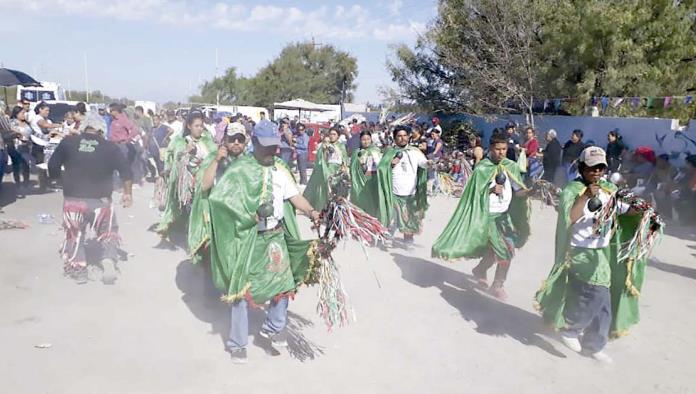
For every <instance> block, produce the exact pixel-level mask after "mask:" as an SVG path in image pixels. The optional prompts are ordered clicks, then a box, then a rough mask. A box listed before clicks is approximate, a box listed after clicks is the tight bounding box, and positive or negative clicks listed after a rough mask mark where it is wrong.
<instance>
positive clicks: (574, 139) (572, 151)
mask: <svg viewBox="0 0 696 394" xmlns="http://www.w3.org/2000/svg"><path fill="white" fill-rule="evenodd" d="M582 137H583V132H582V130H580V129H575V130H573V132H572V133H571V134H570V140H568V141H567V142H566V143H565V145H563V168H564V170H565V173H566V180H565V182H569V181H572V180H573V179H575V178H577V177H578V176H579V173H578V166H577V160H578V158H579V157H580V153H582V151H583V150H585V143H584V142H583V141H582ZM565 182H564V185H565Z"/></svg>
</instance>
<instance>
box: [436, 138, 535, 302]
mask: <svg viewBox="0 0 696 394" xmlns="http://www.w3.org/2000/svg"><path fill="white" fill-rule="evenodd" d="M507 149H508V139H507V137H506V136H505V135H503V134H501V133H496V134H493V136H492V137H491V139H490V149H489V153H488V157H486V158H485V159H483V160H481V161H479V162H478V164H476V167H475V168H474V172H473V174H472V175H471V178H470V179H469V181H468V182H467V184H466V187H465V189H464V192H463V193H462V197H461V199H460V200H459V205H458V206H457V209H456V211H455V212H454V215H453V216H452V219H450V221H449V223H448V224H447V226H446V227H445V229H444V230H443V231H442V234H440V236H439V237H438V238H437V240H436V241H435V244H434V245H433V247H432V256H433V257H439V258H443V259H446V260H452V259H457V258H461V257H466V258H482V259H481V261H480V262H479V264H478V265H477V266H476V267H475V268H474V269H473V274H474V277H475V278H476V280H477V281H478V283H479V285H480V286H482V287H485V288H488V280H487V271H488V269H490V268H491V267H492V266H493V265H494V264H497V267H496V270H495V277H494V279H493V284H492V285H491V286H490V288H488V290H489V291H490V293H491V294H492V295H493V296H495V297H497V298H499V299H502V300H504V299H506V298H507V295H506V293H505V289H504V288H503V284H504V282H505V280H506V278H507V273H508V271H509V269H510V262H511V260H512V257H513V256H514V253H515V248H520V247H522V246H523V245H524V244H525V243H526V242H527V238H529V202H528V201H527V189H526V188H525V186H524V182H523V181H522V177H521V175H520V169H519V167H518V165H517V163H515V162H514V161H512V160H510V159H507V158H506V154H507Z"/></svg>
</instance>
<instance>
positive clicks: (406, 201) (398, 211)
mask: <svg viewBox="0 0 696 394" xmlns="http://www.w3.org/2000/svg"><path fill="white" fill-rule="evenodd" d="M409 134H410V129H409V128H408V127H406V126H396V127H395V128H394V130H393V131H392V135H393V137H394V143H395V145H396V146H393V147H390V148H388V149H387V150H386V151H385V152H384V156H382V160H380V162H379V166H378V168H377V193H378V194H377V195H378V204H379V215H378V216H377V218H378V219H379V221H380V222H382V224H383V225H384V226H386V227H389V228H390V230H391V233H392V235H393V234H394V233H395V232H396V230H397V229H398V230H399V231H400V232H401V233H402V234H403V235H404V243H405V244H406V246H407V247H410V245H412V244H413V242H414V240H413V237H414V234H420V232H421V225H422V221H423V218H424V217H425V211H426V210H427V209H428V173H427V167H428V165H429V164H430V162H429V161H428V159H426V158H425V155H423V152H421V151H420V150H419V149H418V148H416V147H413V146H409V145H408V142H409V137H410V136H409Z"/></svg>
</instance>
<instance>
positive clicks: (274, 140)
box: [254, 119, 280, 146]
mask: <svg viewBox="0 0 696 394" xmlns="http://www.w3.org/2000/svg"><path fill="white" fill-rule="evenodd" d="M254 141H255V142H257V143H258V144H260V145H263V146H273V145H280V134H278V125H276V124H275V123H273V122H271V121H270V120H265V119H264V120H262V121H260V122H259V123H257V124H256V126H254Z"/></svg>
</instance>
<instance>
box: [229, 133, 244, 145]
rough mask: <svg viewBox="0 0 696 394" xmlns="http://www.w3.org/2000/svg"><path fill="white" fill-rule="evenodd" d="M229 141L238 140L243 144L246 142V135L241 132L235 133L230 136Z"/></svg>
mask: <svg viewBox="0 0 696 394" xmlns="http://www.w3.org/2000/svg"><path fill="white" fill-rule="evenodd" d="M228 141H230V143H234V142H237V143H240V144H243V143H245V142H246V137H245V136H243V135H241V134H235V135H233V136H230V137H229V138H228Z"/></svg>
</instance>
